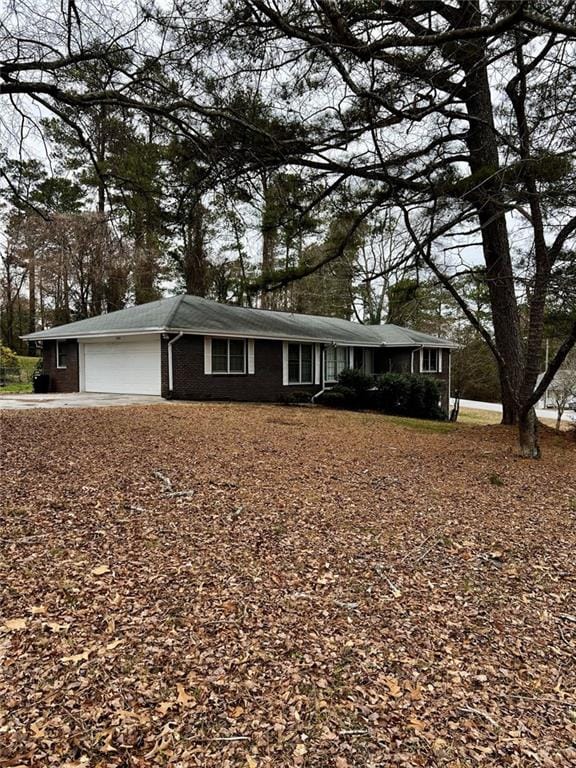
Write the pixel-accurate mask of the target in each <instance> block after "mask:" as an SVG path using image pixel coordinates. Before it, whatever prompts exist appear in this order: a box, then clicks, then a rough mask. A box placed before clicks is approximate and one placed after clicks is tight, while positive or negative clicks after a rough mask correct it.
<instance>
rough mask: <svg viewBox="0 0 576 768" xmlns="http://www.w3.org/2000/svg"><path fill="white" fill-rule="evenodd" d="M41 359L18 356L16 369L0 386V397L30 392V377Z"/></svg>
mask: <svg viewBox="0 0 576 768" xmlns="http://www.w3.org/2000/svg"><path fill="white" fill-rule="evenodd" d="M40 359H41V358H39V357H29V356H27V355H18V368H19V370H17V371H14V372H13V374H12V375H11V376H10V377H9V378H8V381H7V382H6V383H5V384H4V385H3V386H0V395H14V394H23V393H27V392H32V377H33V375H34V371H35V370H36V366H37V365H38V362H39V361H40Z"/></svg>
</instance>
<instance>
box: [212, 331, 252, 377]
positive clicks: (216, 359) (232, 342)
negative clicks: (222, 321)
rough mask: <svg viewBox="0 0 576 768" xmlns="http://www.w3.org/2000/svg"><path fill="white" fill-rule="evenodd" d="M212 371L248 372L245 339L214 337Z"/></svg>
mask: <svg viewBox="0 0 576 768" xmlns="http://www.w3.org/2000/svg"><path fill="white" fill-rule="evenodd" d="M212 373H246V342H245V341H244V339H212Z"/></svg>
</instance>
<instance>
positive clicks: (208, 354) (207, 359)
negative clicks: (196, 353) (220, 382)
mask: <svg viewBox="0 0 576 768" xmlns="http://www.w3.org/2000/svg"><path fill="white" fill-rule="evenodd" d="M204 373H205V374H206V375H207V376H209V375H210V374H211V373H212V337H211V336H204Z"/></svg>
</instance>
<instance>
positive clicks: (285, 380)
mask: <svg viewBox="0 0 576 768" xmlns="http://www.w3.org/2000/svg"><path fill="white" fill-rule="evenodd" d="M290 344H295V345H297V346H298V348H299V352H298V355H299V366H298V368H299V373H300V377H301V376H302V347H303V346H304V347H312V377H311V379H310V381H302V379H300V380H299V381H289V365H288V360H289V345H290ZM318 346H319V345H318V344H309V343H307V342H305V341H303V342H300V341H290V342H288V341H285V342H284V343H283V345H282V384H283V385H284V386H285V387H301V386H303V385H304V386H305V385H311V384H314V383H315V382H316V379H317V378H318V373H317V370H318V366H317V365H316V363H317V351H316V348H317V347H318ZM318 383H319V382H318Z"/></svg>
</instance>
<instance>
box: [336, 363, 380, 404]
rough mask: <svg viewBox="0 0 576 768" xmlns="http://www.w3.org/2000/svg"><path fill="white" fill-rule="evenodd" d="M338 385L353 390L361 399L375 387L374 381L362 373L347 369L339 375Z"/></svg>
mask: <svg viewBox="0 0 576 768" xmlns="http://www.w3.org/2000/svg"><path fill="white" fill-rule="evenodd" d="M338 384H340V385H341V386H343V387H346V388H347V389H351V390H353V391H354V392H355V393H356V395H358V396H359V397H361V396H362V394H363V393H364V392H368V390H369V389H371V388H372V387H373V386H374V379H373V378H372V376H368V375H367V374H365V373H362V371H357V370H355V369H354V368H346V369H345V370H343V371H341V372H340V373H339V374H338Z"/></svg>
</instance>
